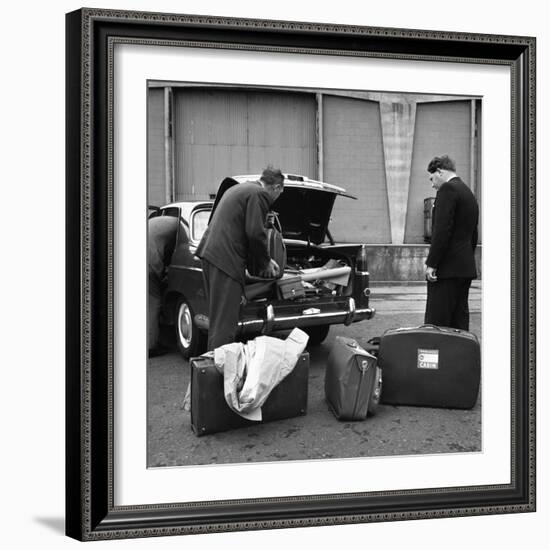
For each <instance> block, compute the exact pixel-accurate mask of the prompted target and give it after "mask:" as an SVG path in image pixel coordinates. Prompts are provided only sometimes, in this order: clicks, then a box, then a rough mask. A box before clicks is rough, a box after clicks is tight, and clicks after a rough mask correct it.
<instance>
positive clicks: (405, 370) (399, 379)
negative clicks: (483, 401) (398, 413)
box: [378, 325, 481, 409]
mask: <svg viewBox="0 0 550 550" xmlns="http://www.w3.org/2000/svg"><path fill="white" fill-rule="evenodd" d="M480 363H481V361H480V349H479V342H478V340H477V338H476V336H475V335H474V334H472V333H471V332H467V331H465V330H458V329H453V328H444V327H436V326H433V325H424V326H420V327H414V328H399V329H390V330H387V331H386V332H385V333H384V335H383V336H382V339H381V342H380V352H379V356H378V364H379V365H380V368H381V369H382V375H383V377H384V389H383V391H382V403H389V404H393V405H418V406H423V407H446V408H452V409H471V408H472V407H473V406H474V405H475V403H476V401H477V395H478V392H479V382H480V373H481V365H480Z"/></svg>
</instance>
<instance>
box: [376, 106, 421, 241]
mask: <svg viewBox="0 0 550 550" xmlns="http://www.w3.org/2000/svg"><path fill="white" fill-rule="evenodd" d="M380 118H381V122H382V140H383V144H384V163H385V169H386V184H387V193H388V205H389V211H390V226H391V240H392V244H403V243H404V242H405V224H406V220H407V202H408V198H409V183H410V176H411V163H412V151H413V142H414V123H415V118H416V102H414V101H411V102H406V101H399V102H386V101H381V102H380Z"/></svg>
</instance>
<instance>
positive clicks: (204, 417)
mask: <svg viewBox="0 0 550 550" xmlns="http://www.w3.org/2000/svg"><path fill="white" fill-rule="evenodd" d="M190 365H191V427H192V429H193V431H194V432H195V434H196V435H197V436H202V435H207V434H213V433H216V432H223V431H226V430H232V429H235V428H242V427H245V426H251V425H254V424H255V425H258V424H262V423H264V422H271V421H273V420H282V419H284V418H292V417H295V416H301V415H305V414H306V412H307V390H308V373H309V353H308V352H304V353H302V355H301V356H300V358H299V359H298V362H297V363H296V366H295V367H294V369H293V370H292V372H291V373H290V374H289V375H288V376H286V377H285V378H284V379H283V380H282V381H281V383H280V384H278V385H277V386H275V388H273V390H272V391H271V393H270V394H269V397H268V398H267V400H266V402H265V403H264V404H263V406H262V421H261V422H255V421H253V420H247V419H245V418H243V417H242V416H240V415H238V414H237V413H236V412H234V411H232V410H231V409H230V408H229V407H228V405H227V403H226V402H225V396H224V393H223V374H221V373H220V372H219V371H218V369H216V366H215V365H214V360H213V359H212V358H211V357H204V356H203V357H194V358H192V359H191V361H190Z"/></svg>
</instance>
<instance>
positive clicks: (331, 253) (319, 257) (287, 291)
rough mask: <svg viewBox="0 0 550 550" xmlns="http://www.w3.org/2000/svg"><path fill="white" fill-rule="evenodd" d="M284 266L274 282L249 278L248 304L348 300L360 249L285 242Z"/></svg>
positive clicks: (247, 286) (246, 293)
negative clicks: (343, 298) (285, 257)
mask: <svg viewBox="0 0 550 550" xmlns="http://www.w3.org/2000/svg"><path fill="white" fill-rule="evenodd" d="M285 243H286V246H287V262H286V266H285V268H284V273H283V276H282V277H281V278H280V279H277V280H268V281H266V280H264V279H260V278H258V277H249V279H248V282H247V285H246V287H245V296H246V298H247V301H248V302H251V301H255V302H263V301H266V300H283V299H286V300H294V301H296V302H297V303H298V302H299V303H302V304H303V303H304V302H307V301H316V299H320V298H324V299H326V298H331V297H339V296H349V295H351V294H352V291H353V271H354V267H355V256H356V253H357V250H358V249H359V248H360V245H356V246H347V247H345V252H344V251H342V250H339V249H338V247H334V248H331V247H319V246H316V245H312V244H310V243H307V242H302V241H285Z"/></svg>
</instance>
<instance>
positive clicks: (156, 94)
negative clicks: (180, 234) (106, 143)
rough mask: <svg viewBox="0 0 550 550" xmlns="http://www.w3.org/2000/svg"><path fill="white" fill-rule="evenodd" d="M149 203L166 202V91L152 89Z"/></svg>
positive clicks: (149, 119)
mask: <svg viewBox="0 0 550 550" xmlns="http://www.w3.org/2000/svg"><path fill="white" fill-rule="evenodd" d="M147 124H148V132H147V137H148V144H147V182H148V184H147V193H148V196H147V202H148V204H152V205H155V206H161V205H163V204H164V203H165V202H166V199H165V197H166V195H165V167H164V89H163V88H150V89H149V94H148V98H147Z"/></svg>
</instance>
